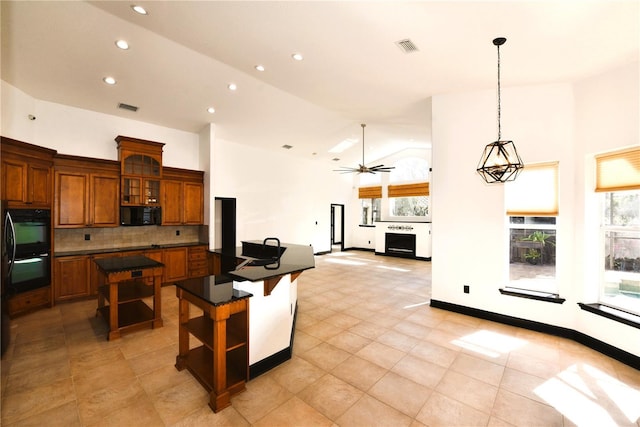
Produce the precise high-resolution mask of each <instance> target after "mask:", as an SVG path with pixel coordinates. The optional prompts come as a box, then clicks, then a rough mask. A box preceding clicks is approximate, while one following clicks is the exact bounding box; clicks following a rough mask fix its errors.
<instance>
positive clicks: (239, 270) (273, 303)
mask: <svg viewBox="0 0 640 427" xmlns="http://www.w3.org/2000/svg"><path fill="white" fill-rule="evenodd" d="M268 240H269V241H267V242H266V245H264V243H265V242H264V241H257V240H256V241H246V242H242V247H237V248H233V249H232V251H221V250H214V251H212V252H213V254H214V257H215V258H218V260H219V262H218V265H222V266H225V265H226V266H227V268H222V269H221V270H220V271H217V272H216V273H219V274H221V275H223V276H226V277H228V278H229V280H231V281H233V288H234V289H237V290H242V291H245V292H248V293H250V294H252V295H253V296H252V297H251V298H250V300H251V311H250V313H249V337H250V338H249V363H250V378H255V377H257V376H258V375H260V374H262V373H264V372H266V371H268V370H269V369H271V368H273V367H275V366H277V365H279V364H280V363H282V362H284V361H286V360H289V359H290V358H291V352H292V349H293V333H294V322H295V316H296V310H297V303H298V282H297V280H298V277H299V276H300V275H301V274H302V272H303V271H305V270H308V269H311V268H314V267H315V259H314V256H313V248H312V247H311V246H309V245H296V244H290V243H283V244H282V245H281V246H280V245H278V246H279V247H280V248H279V249H278V246H275V245H273V243H275V240H277V239H268ZM278 243H279V242H278ZM263 245H264V246H266V247H265V248H264V249H263V248H262V246H263Z"/></svg>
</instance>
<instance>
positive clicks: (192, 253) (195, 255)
mask: <svg viewBox="0 0 640 427" xmlns="http://www.w3.org/2000/svg"><path fill="white" fill-rule="evenodd" d="M206 259H207V252H206V251H205V250H204V249H198V250H189V261H197V260H205V261H206Z"/></svg>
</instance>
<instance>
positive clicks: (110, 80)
mask: <svg viewBox="0 0 640 427" xmlns="http://www.w3.org/2000/svg"><path fill="white" fill-rule="evenodd" d="M102 81H103V82H105V83H106V84H108V85H114V84H116V79H114V78H113V77H111V76H107V77H105V78H103V79H102Z"/></svg>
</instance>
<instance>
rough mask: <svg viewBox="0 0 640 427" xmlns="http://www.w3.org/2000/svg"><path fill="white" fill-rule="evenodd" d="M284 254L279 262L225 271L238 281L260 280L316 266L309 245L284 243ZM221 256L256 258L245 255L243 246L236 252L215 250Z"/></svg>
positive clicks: (258, 242)
mask: <svg viewBox="0 0 640 427" xmlns="http://www.w3.org/2000/svg"><path fill="white" fill-rule="evenodd" d="M249 242H250V243H256V244H260V245H262V241H257V240H251V241H249ZM281 248H283V252H282V255H281V256H280V259H279V261H278V262H273V263H271V264H267V265H244V266H242V265H241V266H239V267H238V268H236V269H235V270H232V271H228V272H224V274H226V275H227V276H229V277H231V278H232V279H234V280H238V281H245V280H248V281H251V282H259V281H262V280H266V279H271V278H274V277H278V276H283V275H285V274H291V273H295V272H298V271H304V270H309V269H311V268H315V258H314V256H313V247H311V246H309V245H294V244H290V243H282V244H281ZM212 252H215V253H217V254H219V255H220V256H221V257H229V256H231V257H233V258H235V259H245V260H252V259H254V258H252V257H250V256H246V255H243V253H242V248H241V247H238V248H236V250H235V254H227V253H223V251H222V250H218V249H216V250H213V251H212Z"/></svg>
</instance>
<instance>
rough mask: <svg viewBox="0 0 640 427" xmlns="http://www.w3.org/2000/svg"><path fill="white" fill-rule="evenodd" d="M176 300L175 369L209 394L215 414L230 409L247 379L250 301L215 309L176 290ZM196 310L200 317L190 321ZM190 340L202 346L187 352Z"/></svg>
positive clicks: (233, 303)
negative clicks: (177, 348) (176, 352)
mask: <svg viewBox="0 0 640 427" xmlns="http://www.w3.org/2000/svg"><path fill="white" fill-rule="evenodd" d="M176 293H177V297H178V299H179V319H180V326H179V328H178V339H179V354H178V356H177V357H176V365H175V366H176V369H178V370H179V371H181V370H183V369H185V368H186V369H188V370H189V372H191V374H192V375H193V376H194V377H195V378H196V379H197V380H198V381H199V382H200V384H201V385H202V386H203V387H204V388H205V390H207V391H208V392H209V406H210V407H211V409H213V411H214V412H218V411H220V410H221V409H224V408H226V407H227V406H229V405H231V397H232V396H234V395H236V394H238V393H240V392H242V391H244V390H245V389H246V386H245V384H246V382H247V381H248V379H249V336H248V335H249V323H248V321H249V300H248V299H242V300H238V301H233V302H229V303H227V304H223V305H218V306H214V305H212V304H210V303H208V302H206V301H204V300H202V299H200V298H198V297H195V296H194V295H192V294H190V293H188V292H186V291H184V290H182V289H180V288H176ZM192 305H193V306H195V307H196V308H197V309H198V311H201V312H202V316H199V317H193V318H192V317H191V314H190V307H191V306H192ZM190 336H193V337H195V338H196V339H197V340H198V341H200V343H202V345H201V346H199V347H195V348H191V349H190V348H189V338H190Z"/></svg>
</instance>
